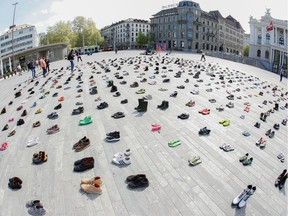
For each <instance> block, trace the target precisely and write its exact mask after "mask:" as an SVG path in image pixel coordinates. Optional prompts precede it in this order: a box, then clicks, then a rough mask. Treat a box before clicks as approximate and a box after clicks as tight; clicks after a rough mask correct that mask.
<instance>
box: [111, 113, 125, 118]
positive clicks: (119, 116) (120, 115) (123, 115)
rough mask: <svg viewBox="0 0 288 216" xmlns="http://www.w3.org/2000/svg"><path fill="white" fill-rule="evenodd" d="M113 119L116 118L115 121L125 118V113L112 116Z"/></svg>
mask: <svg viewBox="0 0 288 216" xmlns="http://www.w3.org/2000/svg"><path fill="white" fill-rule="evenodd" d="M111 117H112V118H115V119H119V118H124V117H125V114H124V113H123V112H117V113H115V114H114V115H112V116H111Z"/></svg>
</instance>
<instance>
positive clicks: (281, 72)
mask: <svg viewBox="0 0 288 216" xmlns="http://www.w3.org/2000/svg"><path fill="white" fill-rule="evenodd" d="M283 75H284V70H283V67H282V68H281V70H280V82H282V78H283Z"/></svg>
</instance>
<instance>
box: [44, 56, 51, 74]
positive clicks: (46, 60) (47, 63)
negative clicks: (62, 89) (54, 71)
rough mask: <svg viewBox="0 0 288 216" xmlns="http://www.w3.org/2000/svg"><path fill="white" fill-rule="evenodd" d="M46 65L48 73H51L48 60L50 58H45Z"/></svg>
mask: <svg viewBox="0 0 288 216" xmlns="http://www.w3.org/2000/svg"><path fill="white" fill-rule="evenodd" d="M45 63H46V69H47V72H48V73H49V72H50V60H49V59H48V57H46V58H45Z"/></svg>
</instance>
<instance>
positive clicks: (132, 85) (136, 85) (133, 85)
mask: <svg viewBox="0 0 288 216" xmlns="http://www.w3.org/2000/svg"><path fill="white" fill-rule="evenodd" d="M138 86H139V84H138V83H137V82H134V83H133V84H131V85H130V87H131V88H136V87H138Z"/></svg>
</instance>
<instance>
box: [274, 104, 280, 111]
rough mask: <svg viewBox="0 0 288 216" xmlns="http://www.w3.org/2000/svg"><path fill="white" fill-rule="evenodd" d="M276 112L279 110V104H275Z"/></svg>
mask: <svg viewBox="0 0 288 216" xmlns="http://www.w3.org/2000/svg"><path fill="white" fill-rule="evenodd" d="M274 110H276V111H278V110H279V104H278V103H275V107H274Z"/></svg>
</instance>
